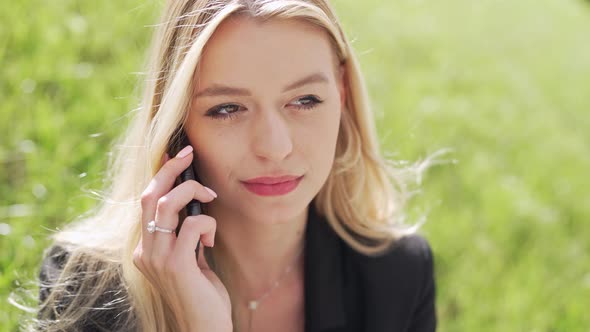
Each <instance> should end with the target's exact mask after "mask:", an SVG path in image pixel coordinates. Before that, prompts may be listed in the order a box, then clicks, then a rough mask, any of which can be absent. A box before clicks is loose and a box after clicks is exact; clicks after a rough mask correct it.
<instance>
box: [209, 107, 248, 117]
mask: <svg viewBox="0 0 590 332" xmlns="http://www.w3.org/2000/svg"><path fill="white" fill-rule="evenodd" d="M240 107H241V106H240V105H236V104H222V105H219V106H215V107H213V108H211V109H210V110H208V111H207V113H205V115H206V116H210V117H212V118H215V119H231V118H233V117H235V116H237V114H236V113H237V112H240Z"/></svg>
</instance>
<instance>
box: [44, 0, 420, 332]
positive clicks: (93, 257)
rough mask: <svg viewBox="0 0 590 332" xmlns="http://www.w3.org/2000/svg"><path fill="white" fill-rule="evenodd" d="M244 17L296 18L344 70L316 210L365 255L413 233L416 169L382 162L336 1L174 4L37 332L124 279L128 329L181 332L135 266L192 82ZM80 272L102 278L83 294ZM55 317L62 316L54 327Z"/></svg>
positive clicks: (67, 322) (88, 306) (62, 322)
mask: <svg viewBox="0 0 590 332" xmlns="http://www.w3.org/2000/svg"><path fill="white" fill-rule="evenodd" d="M236 14H243V15H247V16H250V17H252V18H256V19H261V20H267V19H297V20H303V21H305V22H309V23H310V24H314V25H316V26H319V27H322V28H323V29H324V30H325V31H326V32H327V33H328V35H329V37H330V40H331V42H332V44H333V48H334V51H335V54H336V55H337V58H338V61H339V62H340V64H341V65H342V66H343V67H344V69H345V86H346V88H347V91H346V96H347V98H346V103H345V107H346V109H345V111H344V112H343V116H342V118H341V124H340V134H339V137H338V142H337V146H336V157H335V161H334V164H333V169H332V171H331V174H330V175H329V177H328V179H327V181H326V183H325V185H324V186H323V187H322V189H321V190H320V192H319V194H318V195H317V197H316V198H315V200H314V204H315V207H316V209H317V211H318V212H319V213H320V214H322V215H324V216H325V217H326V219H327V221H328V222H329V224H330V225H331V227H332V228H333V229H334V231H335V232H336V233H337V234H338V235H339V236H340V237H341V238H342V239H343V240H344V241H346V243H348V245H349V246H350V247H352V248H354V249H355V250H357V251H359V252H361V253H364V254H377V253H380V252H383V251H384V250H385V249H386V248H388V247H389V245H390V244H391V243H393V242H394V241H395V240H396V239H398V238H400V237H402V236H404V235H406V234H409V233H412V232H413V231H414V228H412V227H408V226H405V225H404V224H403V222H402V220H403V205H404V202H405V199H406V189H405V185H404V183H405V182H404V180H403V174H404V172H406V171H407V169H401V168H396V167H394V165H393V164H392V163H391V162H390V161H388V160H386V159H385V158H383V157H382V156H381V153H380V148H379V142H378V138H377V134H376V129H375V126H374V119H373V114H372V112H371V109H370V107H369V100H368V96H367V92H366V91H365V84H364V82H363V78H362V75H361V72H360V68H359V64H358V62H357V60H356V58H355V56H354V53H353V51H352V48H351V45H350V44H349V43H348V41H347V39H346V38H345V36H344V33H343V31H342V28H341V27H340V24H339V23H338V19H337V18H336V15H335V13H334V11H333V9H332V8H331V6H330V5H329V4H328V3H327V1H325V0H233V1H232V0H228V1H220V0H192V1H191V0H185V1H167V5H166V8H165V10H164V14H163V17H162V18H161V24H160V25H159V26H158V29H157V32H156V34H155V37H154V39H153V44H152V48H151V51H150V54H151V60H150V62H149V65H148V67H149V70H148V74H149V77H148V80H147V81H146V85H145V94H144V96H143V100H142V102H141V107H140V108H138V110H136V111H135V114H134V117H133V120H132V122H131V124H130V126H129V128H128V130H127V132H126V133H125V134H124V135H123V136H122V140H121V141H120V142H119V144H118V145H116V148H115V150H114V154H113V155H114V158H113V159H112V160H111V165H110V173H109V178H110V181H111V182H110V187H109V191H108V192H107V193H106V195H105V196H106V197H107V198H106V199H104V200H103V202H102V203H101V204H100V205H99V206H98V207H97V208H96V210H95V211H93V213H92V214H91V215H90V216H89V217H85V218H83V219H81V220H79V221H78V222H76V223H73V224H71V225H70V226H69V227H68V228H67V229H66V230H64V231H61V232H59V233H57V234H56V235H55V236H54V239H55V242H56V243H58V244H62V245H64V246H67V248H68V252H69V253H70V256H69V259H68V260H67V263H66V264H65V267H64V268H63V272H62V273H61V275H60V277H59V279H58V281H57V283H56V284H55V285H52V286H53V292H52V294H51V295H50V296H49V297H48V299H47V300H46V301H44V303H42V304H41V311H40V313H41V315H40V319H39V324H38V326H43V329H45V330H51V331H57V330H68V329H71V328H72V326H75V325H74V324H75V323H76V322H77V321H78V320H80V319H82V318H83V317H84V316H85V315H86V314H87V313H88V311H89V310H93V307H94V306H95V303H96V302H97V300H98V296H99V294H102V293H104V292H105V291H107V290H108V287H112V285H113V282H116V281H118V284H121V285H122V287H123V288H124V290H125V292H126V294H128V297H127V298H121V301H120V302H121V303H127V304H128V305H129V307H130V308H132V309H130V311H132V313H133V315H132V316H133V318H130V319H129V321H128V322H127V323H128V324H129V325H128V326H132V324H133V323H135V324H137V326H139V327H140V328H141V330H154V331H169V330H178V328H179V326H177V323H176V322H175V321H174V319H173V317H174V315H173V313H172V312H171V308H170V307H169V306H168V305H167V303H166V302H165V301H164V300H163V298H162V296H161V295H160V294H159V293H158V292H157V290H156V289H154V288H153V287H152V286H151V284H150V283H149V282H148V281H147V280H146V279H145V278H144V277H143V275H142V274H141V272H140V271H138V270H137V269H136V267H135V266H134V264H133V261H132V253H133V250H134V248H135V247H136V246H137V244H138V242H139V240H140V236H141V225H142V224H141V220H140V216H141V211H140V204H139V198H140V195H141V193H142V191H143V190H144V189H145V187H146V186H147V184H148V182H149V181H150V180H151V178H152V177H153V175H154V174H155V173H156V172H157V171H158V169H159V167H160V166H161V165H160V162H161V161H160V158H161V156H162V154H163V153H164V151H165V149H166V146H167V143H168V141H169V139H170V137H171V136H172V135H174V133H175V132H176V131H177V130H178V128H179V127H180V126H182V125H183V123H184V121H185V120H186V117H187V110H188V106H189V103H190V97H191V95H190V94H191V91H192V81H193V75H194V72H195V69H196V68H197V65H198V63H199V58H200V56H201V53H202V50H203V48H204V46H205V44H206V43H207V41H208V40H209V38H211V36H212V35H213V33H214V32H215V29H216V28H217V27H218V26H219V25H220V23H222V22H223V21H224V20H225V19H226V18H228V17H230V16H232V15H236ZM80 271H82V272H83V273H85V275H95V278H89V279H84V278H82V279H83V280H77V282H78V283H79V284H77V286H76V287H77V288H76V289H79V291H78V292H77V293H74V294H72V293H71V291H69V293H68V291H66V290H65V289H66V288H67V285H69V284H70V283H69V282H70V281H71V280H72V277H75V276H76V275H75V274H76V273H80ZM91 283H92V284H91ZM81 290H86V291H81ZM89 290H92V291H89ZM66 293H67V294H69V296H70V297H71V298H73V299H74V301H73V303H75V305H71V306H70V307H69V308H67V309H66V310H62V311H61V312H58V310H57V306H58V300H59V299H60V298H61V299H63V294H66ZM60 294H61V295H60ZM52 315H54V316H55V315H57V316H58V318H59V319H54V320H50V319H49V318H50V317H53V316H52ZM133 321H135V322H133ZM127 323H126V324H127ZM123 330H125V328H123Z"/></svg>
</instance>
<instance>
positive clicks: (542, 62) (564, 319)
mask: <svg viewBox="0 0 590 332" xmlns="http://www.w3.org/2000/svg"><path fill="white" fill-rule="evenodd" d="M1 3H2V7H1V8H2V10H0V22H2V28H0V100H1V102H0V133H1V136H0V330H1V331H15V330H17V329H18V323H19V320H21V319H22V317H23V316H22V314H23V313H24V312H23V311H22V310H20V309H18V308H16V307H15V306H14V305H12V304H10V301H9V297H10V294H11V293H13V297H14V296H15V294H16V295H18V294H21V295H22V292H15V291H16V290H18V289H19V288H20V289H22V288H23V287H24V288H25V289H26V288H27V287H30V286H29V283H30V282H31V281H33V280H34V279H35V277H36V273H37V269H38V264H39V262H40V259H41V253H42V250H43V249H44V248H45V247H46V246H47V245H48V241H47V239H46V238H47V236H48V235H49V234H50V233H51V232H52V230H54V229H56V228H59V227H61V225H63V224H64V223H66V222H68V221H71V220H73V219H74V218H76V217H77V216H79V215H80V214H82V213H84V212H85V211H86V210H88V209H89V208H90V207H92V206H93V205H94V204H95V203H96V200H95V199H94V198H93V195H92V194H91V192H92V191H95V190H100V189H102V178H103V177H104V175H105V166H106V162H107V157H108V156H107V153H108V151H109V148H110V146H111V143H112V140H113V139H114V138H115V137H116V136H117V135H118V134H119V133H120V132H121V131H122V130H123V128H125V124H126V123H127V120H128V116H127V113H128V112H129V111H130V110H131V109H133V108H134V107H135V105H136V101H137V99H136V96H137V95H138V94H137V92H136V91H135V86H136V83H137V82H138V81H140V80H141V79H142V77H141V75H139V74H138V73H139V72H141V71H142V64H143V62H144V51H145V48H146V47H147V43H148V40H149V36H150V32H151V31H152V28H151V27H149V25H151V24H153V23H155V18H156V16H157V15H156V13H157V10H158V6H159V5H158V4H157V3H156V2H155V1H153V0H152V1H139V0H119V1H68V0H53V1H38V0H27V1H7V0H1ZM333 3H334V4H335V7H336V8H337V11H338V13H339V15H340V17H341V19H342V21H343V23H344V26H345V30H346V32H347V34H348V35H349V37H350V38H351V39H353V40H354V45H355V48H356V49H357V51H358V56H359V58H360V61H361V63H362V66H363V70H364V72H365V74H366V81H367V83H368V86H369V89H370V94H371V97H372V99H373V101H374V106H375V116H376V118H377V120H378V128H379V133H380V137H381V139H382V142H383V149H384V151H386V152H387V153H388V154H391V155H392V157H393V158H395V159H397V160H408V161H410V162H414V161H417V160H421V159H424V158H427V157H428V156H431V155H432V154H433V153H436V152H437V151H440V150H444V149H447V150H450V151H451V152H450V153H447V154H446V155H444V156H442V157H441V158H440V159H442V161H443V163H442V164H440V165H437V166H434V167H433V168H431V169H430V170H429V171H428V172H427V173H426V175H425V176H424V177H423V178H422V182H421V186H420V188H421V190H420V192H419V193H418V195H417V196H416V198H415V199H414V200H413V201H412V204H411V206H410V207H409V208H410V210H409V211H410V215H411V216H413V217H414V218H415V219H418V218H419V216H421V215H423V214H427V216H428V221H427V223H426V224H425V225H424V226H423V228H422V232H423V233H424V234H426V236H427V237H428V239H429V240H430V243H431V245H432V247H433V249H434V252H435V259H436V274H437V287H438V288H437V306H438V307H437V310H438V317H439V320H440V324H439V326H440V331H548V332H549V331H588V330H590V314H588V308H590V254H589V253H590V225H589V222H590V176H589V175H588V173H589V172H590V37H589V36H590V2H588V1H582V0H541V1H533V0H519V1H497V0H494V1H493V0H480V1H470V0H441V1H426V0H363V1H358V0H334V1H333ZM31 290H32V292H33V293H34V292H35V289H34V288H31ZM16 297H17V298H18V296H16ZM29 303H30V301H29Z"/></svg>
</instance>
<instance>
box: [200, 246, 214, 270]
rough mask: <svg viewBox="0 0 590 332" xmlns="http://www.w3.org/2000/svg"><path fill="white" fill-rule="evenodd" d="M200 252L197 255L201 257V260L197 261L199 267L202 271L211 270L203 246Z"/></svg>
mask: <svg viewBox="0 0 590 332" xmlns="http://www.w3.org/2000/svg"><path fill="white" fill-rule="evenodd" d="M198 250H199V252H198V253H197V255H198V256H199V259H198V260H197V263H198V265H199V268H200V269H201V271H202V270H211V268H210V267H209V262H208V261H207V258H205V246H204V245H203V244H201V245H200V246H199V248H198Z"/></svg>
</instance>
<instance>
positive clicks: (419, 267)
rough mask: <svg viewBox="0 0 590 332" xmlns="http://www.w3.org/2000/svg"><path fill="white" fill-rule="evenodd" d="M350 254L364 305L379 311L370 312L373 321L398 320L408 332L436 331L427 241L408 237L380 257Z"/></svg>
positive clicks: (429, 253) (432, 272)
mask: <svg viewBox="0 0 590 332" xmlns="http://www.w3.org/2000/svg"><path fill="white" fill-rule="evenodd" d="M352 255H353V256H354V258H353V260H354V261H355V262H356V264H355V265H356V266H357V274H358V275H359V277H360V279H361V284H362V289H363V293H364V298H365V299H366V301H367V304H368V305H370V306H371V307H372V308H379V309H375V310H374V311H375V312H372V313H370V315H372V316H371V317H372V319H373V320H374V321H375V322H379V324H382V325H384V326H389V325H388V324H392V322H393V321H394V320H400V321H402V323H400V324H402V325H403V326H406V327H408V328H407V331H434V330H435V329H436V310H435V277H434V259H433V255H432V249H431V247H430V244H429V243H428V241H427V240H426V238H424V237H422V236H420V235H409V236H406V237H403V238H401V239H399V240H397V241H396V242H395V243H394V244H393V245H392V246H391V247H390V248H389V250H387V251H385V252H384V253H382V254H380V255H377V256H366V255H362V254H358V253H356V254H352ZM392 326H393V325H392Z"/></svg>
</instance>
